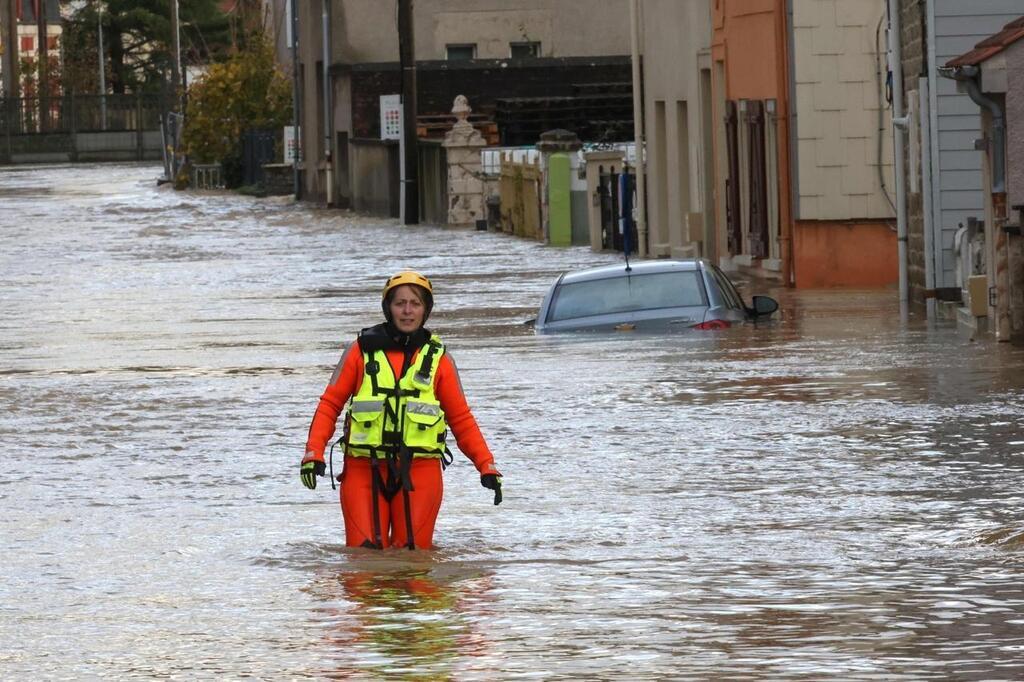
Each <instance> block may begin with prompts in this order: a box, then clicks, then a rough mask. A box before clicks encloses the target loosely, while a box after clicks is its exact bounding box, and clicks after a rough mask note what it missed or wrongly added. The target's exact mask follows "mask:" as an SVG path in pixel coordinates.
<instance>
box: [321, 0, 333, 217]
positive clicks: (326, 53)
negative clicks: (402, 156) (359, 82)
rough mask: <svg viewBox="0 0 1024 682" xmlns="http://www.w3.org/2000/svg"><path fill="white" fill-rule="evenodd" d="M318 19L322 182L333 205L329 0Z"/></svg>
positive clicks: (326, 1) (323, 2) (324, 2)
mask: <svg viewBox="0 0 1024 682" xmlns="http://www.w3.org/2000/svg"><path fill="white" fill-rule="evenodd" d="M320 19H321V24H323V43H324V44H323V69H321V74H320V76H321V79H322V87H323V93H324V100H323V105H324V184H325V185H326V188H325V189H326V192H325V198H326V200H327V205H328V206H333V205H334V155H333V154H332V152H333V150H334V144H333V142H334V141H333V140H332V139H331V138H332V137H333V136H334V132H333V129H334V126H332V125H331V75H330V71H331V0H322V3H321V5H320Z"/></svg>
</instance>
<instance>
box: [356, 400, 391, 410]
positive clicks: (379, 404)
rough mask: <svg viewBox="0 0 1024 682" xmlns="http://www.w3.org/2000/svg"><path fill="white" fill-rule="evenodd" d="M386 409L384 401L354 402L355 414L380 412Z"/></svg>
mask: <svg viewBox="0 0 1024 682" xmlns="http://www.w3.org/2000/svg"><path fill="white" fill-rule="evenodd" d="M383 409H384V401H383V400H353V401H352V411H353V412H380V411H381V410H383Z"/></svg>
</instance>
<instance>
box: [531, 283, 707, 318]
mask: <svg viewBox="0 0 1024 682" xmlns="http://www.w3.org/2000/svg"><path fill="white" fill-rule="evenodd" d="M705 305H707V303H706V302H705V298H704V288H703V287H702V286H701V283H700V276H699V274H698V273H697V272H695V271H690V272H662V273H658V274H653V275H635V276H632V277H612V278H609V279H595V280H590V281H586V282H573V283H571V284H563V285H561V286H560V287H558V291H556V292H555V300H554V301H553V302H552V304H551V311H550V312H549V313H548V321H550V322H555V321H558V320H571V319H574V318H577V317H589V316H591V315H606V314H608V313H631V312H638V311H641V310H658V309H661V308H682V307H687V306H705Z"/></svg>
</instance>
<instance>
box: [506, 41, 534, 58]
mask: <svg viewBox="0 0 1024 682" xmlns="http://www.w3.org/2000/svg"><path fill="white" fill-rule="evenodd" d="M508 56H509V57H511V58H512V59H523V58H524V57H539V56H540V43H509V44H508Z"/></svg>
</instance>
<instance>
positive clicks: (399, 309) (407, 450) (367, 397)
mask: <svg viewBox="0 0 1024 682" xmlns="http://www.w3.org/2000/svg"><path fill="white" fill-rule="evenodd" d="M433 305H434V292H433V287H432V286H431V284H430V280H428V279H427V278H426V277H424V276H423V275H421V274H419V273H417V272H411V271H405V272H400V273H398V274H397V275H394V276H393V277H391V278H390V279H388V281H387V283H386V284H385V285H384V292H383V295H382V298H381V307H382V308H383V311H384V319H385V321H384V322H383V323H382V324H378V325H376V326H374V327H369V328H368V329H364V330H362V331H361V332H360V333H359V336H358V338H357V339H356V341H355V343H353V344H351V345H349V347H348V348H347V349H346V350H345V352H344V353H343V354H342V356H341V360H340V362H339V363H338V366H337V368H336V369H335V371H334V375H333V376H332V377H331V380H330V383H328V385H327V389H326V390H325V391H324V393H323V395H322V396H321V397H320V404H319V406H318V407H317V410H316V414H314V415H313V422H312V424H310V427H309V436H308V439H307V441H306V454H305V456H304V457H303V458H302V462H301V465H300V475H301V478H302V483H303V485H305V486H306V487H307V488H310V489H313V488H316V477H317V476H323V475H324V470H325V468H326V465H325V463H324V450H325V448H326V446H327V444H328V443H329V442H330V440H331V438H332V436H333V435H334V431H335V428H336V424H337V421H338V416H339V415H340V414H341V411H342V409H343V408H344V407H345V405H346V403H348V411H347V414H346V416H345V426H344V433H343V435H342V437H341V439H340V440H339V441H338V442H339V444H342V445H343V448H344V453H345V463H344V467H343V468H342V472H341V474H340V475H339V476H338V481H340V482H341V491H340V497H341V512H342V516H343V517H344V519H345V543H346V544H347V545H348V546H349V547H371V548H377V549H383V548H385V547H408V548H409V549H415V548H420V549H428V548H430V547H432V546H433V535H434V522H435V521H436V520H437V513H438V511H439V510H440V508H441V497H442V494H443V485H442V480H441V472H442V469H443V468H444V466H446V465H447V464H448V463H450V462H451V452H450V451H449V450H448V448H447V447H446V445H445V439H446V436H447V432H448V429H449V428H450V429H451V430H452V433H453V434H454V435H455V441H456V443H457V444H458V446H459V449H460V450H461V451H462V452H463V453H464V454H465V455H466V456H467V457H468V458H469V459H470V460H471V461H472V462H473V464H474V466H476V469H477V471H478V472H479V473H480V483H481V485H483V486H484V487H485V488H489V489H491V490H493V491H494V504H496V505H497V504H500V503H501V474H500V473H498V470H497V469H496V468H495V467H494V456H493V455H492V454H491V451H490V449H489V448H488V447H487V443H486V441H485V440H484V438H483V435H482V434H481V433H480V428H479V427H478V426H477V423H476V419H474V417H473V413H472V412H470V410H469V405H467V404H466V398H465V396H464V395H463V393H462V384H461V382H460V381H459V373H458V370H457V369H456V367H455V362H454V361H453V360H452V357H451V355H450V354H449V353H448V351H447V349H446V348H445V346H444V344H443V343H442V342H441V339H440V338H439V337H437V336H435V335H433V334H431V332H430V331H429V330H427V329H425V328H424V326H423V325H424V324H425V323H426V321H427V318H428V317H429V316H430V311H431V309H432V308H433ZM350 399H351V401H350Z"/></svg>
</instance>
